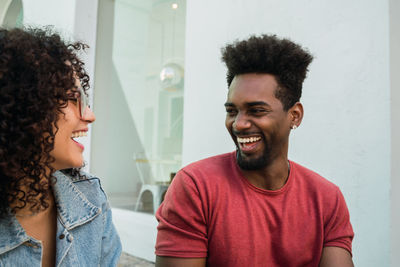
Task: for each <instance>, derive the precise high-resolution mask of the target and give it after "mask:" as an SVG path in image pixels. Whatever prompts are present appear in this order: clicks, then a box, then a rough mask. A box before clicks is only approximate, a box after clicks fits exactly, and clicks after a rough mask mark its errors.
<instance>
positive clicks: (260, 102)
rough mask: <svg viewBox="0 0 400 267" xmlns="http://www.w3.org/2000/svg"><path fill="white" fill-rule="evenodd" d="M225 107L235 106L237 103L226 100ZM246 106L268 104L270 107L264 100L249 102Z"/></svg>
mask: <svg viewBox="0 0 400 267" xmlns="http://www.w3.org/2000/svg"><path fill="white" fill-rule="evenodd" d="M224 106H225V107H234V106H235V105H234V104H233V103H232V102H226V103H225V104H224ZM246 106H248V107H254V106H267V107H270V105H269V104H268V103H266V102H264V101H254V102H249V103H246Z"/></svg>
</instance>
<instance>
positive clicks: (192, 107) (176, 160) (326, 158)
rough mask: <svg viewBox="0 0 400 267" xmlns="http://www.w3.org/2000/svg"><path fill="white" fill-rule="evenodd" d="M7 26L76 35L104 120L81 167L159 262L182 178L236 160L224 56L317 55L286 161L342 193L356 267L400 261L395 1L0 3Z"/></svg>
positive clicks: (399, 52)
mask: <svg viewBox="0 0 400 267" xmlns="http://www.w3.org/2000/svg"><path fill="white" fill-rule="evenodd" d="M0 24H1V25H2V27H23V26H34V27H37V26H41V27H42V26H45V25H51V27H53V28H54V29H55V30H56V31H57V32H59V33H61V34H62V36H63V37H64V38H65V39H66V40H80V41H83V42H85V43H87V44H89V46H90V49H89V50H88V51H87V53H85V54H82V57H83V58H84V60H85V62H86V66H87V70H88V72H89V74H90V76H91V86H92V89H91V102H92V106H93V109H94V112H95V113H96V117H97V120H96V123H94V124H93V126H92V128H91V131H90V133H91V134H90V136H89V137H88V138H86V139H85V141H84V144H85V152H84V154H85V158H86V161H87V166H86V169H87V170H88V171H90V172H92V173H93V174H95V175H97V176H99V177H100V178H101V180H102V185H103V187H104V189H105V191H106V192H107V194H108V197H109V200H110V202H111V205H112V207H113V214H114V222H115V224H116V226H117V229H118V232H119V233H120V235H121V239H122V242H123V250H124V251H125V252H126V253H128V254H131V255H133V256H136V257H139V258H143V259H146V260H148V261H154V259H155V256H154V244H155V238H156V226H157V221H156V219H155V217H154V212H155V210H156V209H157V207H158V206H159V205H160V203H161V201H162V199H163V196H164V194H165V191H166V190H167V188H168V185H169V183H170V181H171V180H172V179H173V177H174V175H175V173H176V172H177V171H178V170H179V169H180V168H181V167H182V166H183V165H186V164H188V163H190V162H192V161H195V160H199V159H201V158H204V157H207V156H211V155H215V154H219V153H224V152H228V151H232V150H233V149H234V145H233V142H232V141H231V138H230V136H229V135H228V134H227V132H226V129H225V127H224V119H225V110H224V106H223V103H224V102H225V100H226V94H227V85H226V81H225V72H226V69H225V67H224V65H223V64H222V63H221V60H220V57H221V55H220V49H221V47H223V46H224V45H225V44H226V43H228V42H232V41H234V40H236V39H243V38H247V37H249V36H250V35H251V34H263V33H267V34H277V35H278V36H280V37H286V38H289V39H291V40H293V41H295V42H297V43H299V44H301V45H302V46H304V47H306V48H307V49H308V50H309V51H310V52H311V53H312V54H313V55H314V57H315V59H314V61H313V63H312V64H311V67H310V71H309V73H308V78H307V79H306V81H305V83H304V86H303V96H302V102H303V105H304V108H305V117H304V120H303V123H302V125H301V126H300V128H298V129H297V130H296V131H294V132H293V133H292V136H291V140H290V143H291V144H290V151H289V157H290V159H291V160H294V161H296V162H298V163H300V164H302V165H304V166H306V167H308V168H310V169H312V170H314V171H316V172H318V173H320V174H321V175H322V176H324V177H326V178H327V179H328V180H330V181H332V182H334V183H335V184H337V185H338V186H339V187H340V188H341V190H342V192H343V194H344V196H345V198H346V201H347V205H348V207H349V210H350V215H351V221H352V224H353V228H354V231H355V239H354V242H353V255H354V262H355V265H356V266H371V267H375V266H400V253H396V252H398V251H400V229H399V227H398V225H400V214H399V210H400V170H399V169H398V168H396V167H397V164H399V163H400V141H399V138H398V137H399V136H400V92H399V88H400V2H399V1H396V0H350V1H345V0H337V1H328V0H298V1H290V0H281V1H273V0H246V1H245V0H219V1H211V0H202V1H195V0H175V1H172V0H0Z"/></svg>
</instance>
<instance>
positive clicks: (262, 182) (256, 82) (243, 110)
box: [225, 73, 303, 190]
mask: <svg viewBox="0 0 400 267" xmlns="http://www.w3.org/2000/svg"><path fill="white" fill-rule="evenodd" d="M277 88H278V83H277V82H276V79H275V77H274V76H273V75H270V74H256V73H249V74H242V75H238V76H236V77H235V78H234V79H233V81H232V83H231V86H230V88H229V93H228V99H227V102H226V103H225V107H226V111H227V114H226V120H225V126H226V128H227V130H228V132H229V133H230V135H231V136H232V139H233V141H234V143H235V144H236V146H237V147H238V150H239V153H240V154H241V155H242V157H243V158H244V159H245V160H248V161H252V160H256V159H257V158H259V157H261V156H262V154H263V152H264V150H265V147H268V146H267V143H268V144H269V148H270V149H269V154H270V156H269V162H268V164H267V165H266V166H265V167H263V168H260V169H257V170H242V172H243V174H244V176H245V177H246V178H247V179H248V180H249V182H250V183H252V184H253V185H254V186H257V187H260V188H263V189H267V190H277V189H279V188H281V187H282V186H283V185H284V184H285V183H286V180H287V176H288V163H287V162H288V159H287V153H288V143H289V133H290V129H291V127H292V126H293V125H296V126H298V125H300V123H301V119H302V118H303V106H302V105H301V104H300V103H296V104H295V105H294V106H293V107H292V108H290V109H289V110H288V111H285V110H284V109H283V105H282V102H281V101H280V100H279V99H277V98H276V97H275V91H276V89H277ZM238 132H239V133H238ZM238 137H239V138H247V137H256V138H257V137H258V138H261V140H259V141H257V142H253V143H252V144H253V148H252V149H251V150H250V151H249V150H244V148H243V146H242V145H240V144H239V143H238V140H237V138H238Z"/></svg>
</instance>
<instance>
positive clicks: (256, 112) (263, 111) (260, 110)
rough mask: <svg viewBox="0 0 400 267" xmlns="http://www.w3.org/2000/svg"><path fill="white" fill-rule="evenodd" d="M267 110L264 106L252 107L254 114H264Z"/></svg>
mask: <svg viewBox="0 0 400 267" xmlns="http://www.w3.org/2000/svg"><path fill="white" fill-rule="evenodd" d="M265 112H266V110H265V109H263V108H252V109H250V113H252V114H262V113H265Z"/></svg>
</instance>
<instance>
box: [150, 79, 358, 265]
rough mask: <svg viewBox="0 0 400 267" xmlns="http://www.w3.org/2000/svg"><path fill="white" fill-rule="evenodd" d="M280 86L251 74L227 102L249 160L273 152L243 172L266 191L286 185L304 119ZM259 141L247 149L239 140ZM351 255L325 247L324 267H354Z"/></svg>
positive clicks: (162, 260)
mask: <svg viewBox="0 0 400 267" xmlns="http://www.w3.org/2000/svg"><path fill="white" fill-rule="evenodd" d="M277 88H278V83H277V81H276V79H275V77H274V76H273V75H270V74H256V73H248V74H242V75H238V76H235V78H234V79H233V81H232V83H231V86H230V88H229V93H228V99H227V102H226V103H225V107H226V111H227V115H226V120H225V126H226V128H227V129H228V131H229V133H230V134H231V136H232V139H233V141H234V142H235V144H236V146H237V147H238V150H239V151H238V152H239V153H241V155H242V157H243V158H244V159H245V160H249V161H251V160H255V159H257V158H259V157H260V156H262V155H263V152H264V148H265V147H268V146H267V144H270V145H269V149H270V156H269V162H268V164H267V165H265V166H264V167H262V168H260V169H256V170H242V172H243V174H244V176H245V177H246V178H247V179H248V180H249V182H250V183H252V184H253V185H254V186H256V187H259V188H263V189H266V190H277V189H279V188H281V187H282V186H284V185H285V183H286V181H287V177H288V171H289V170H288V158H287V154H288V145H289V134H290V131H291V128H292V127H293V126H299V125H300V123H301V121H302V119H303V114H304V111H303V106H302V104H301V103H296V104H295V105H293V106H292V107H291V108H290V109H289V110H287V111H285V110H284V108H283V105H282V103H281V101H280V100H279V99H277V98H276V97H275V92H276V90H277ZM238 137H239V138H249V137H253V138H259V137H261V139H260V140H259V141H256V142H251V144H250V145H248V146H243V144H240V143H239V142H238V140H237V138H238ZM156 266H157V267H170V266H171V267H172V266H173V267H204V266H206V259H205V258H195V259H193V258H191V259H186V258H174V257H161V256H157V258H156ZM352 266H353V262H352V259H351V255H350V253H349V252H348V251H347V250H345V249H342V248H339V247H325V248H324V249H323V251H322V256H321V262H320V267H352Z"/></svg>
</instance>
